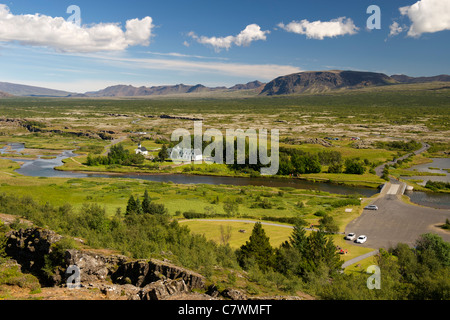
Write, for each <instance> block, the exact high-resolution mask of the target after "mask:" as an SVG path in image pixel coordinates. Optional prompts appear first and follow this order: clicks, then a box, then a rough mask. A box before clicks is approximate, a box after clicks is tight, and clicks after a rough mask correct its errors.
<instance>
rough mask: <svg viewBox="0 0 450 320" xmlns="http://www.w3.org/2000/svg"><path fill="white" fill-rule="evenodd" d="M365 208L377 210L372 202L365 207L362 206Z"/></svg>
mask: <svg viewBox="0 0 450 320" xmlns="http://www.w3.org/2000/svg"><path fill="white" fill-rule="evenodd" d="M364 209H366V210H378V207H377V206H376V205H374V204H369V205H368V206H367V207H364Z"/></svg>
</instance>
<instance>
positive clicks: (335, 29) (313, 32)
mask: <svg viewBox="0 0 450 320" xmlns="http://www.w3.org/2000/svg"><path fill="white" fill-rule="evenodd" d="M278 27H280V28H282V29H284V30H286V31H288V32H293V33H297V34H304V35H306V37H307V38H308V39H318V40H323V39H324V38H326V37H327V38H334V37H337V36H343V35H346V34H349V35H353V34H356V33H357V31H358V30H359V29H358V28H357V27H356V26H355V24H354V23H353V20H352V19H350V18H346V17H340V18H337V19H333V20H330V21H324V22H322V21H320V20H319V21H313V22H309V21H308V20H306V19H305V20H302V21H292V22H290V23H288V24H287V25H285V24H283V23H279V24H278Z"/></svg>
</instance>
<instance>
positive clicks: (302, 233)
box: [289, 223, 308, 255]
mask: <svg viewBox="0 0 450 320" xmlns="http://www.w3.org/2000/svg"><path fill="white" fill-rule="evenodd" d="M289 244H290V245H291V246H292V247H293V248H294V249H296V250H297V251H298V252H299V253H300V254H301V255H304V254H305V252H306V250H307V249H308V237H307V236H306V230H305V228H304V227H303V226H302V225H301V224H299V223H297V224H295V226H294V231H293V232H292V235H291V237H290V238H289Z"/></svg>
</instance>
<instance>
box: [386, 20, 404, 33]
mask: <svg viewBox="0 0 450 320" xmlns="http://www.w3.org/2000/svg"><path fill="white" fill-rule="evenodd" d="M389 30H390V32H389V36H390V37H394V36H396V35H399V34H400V33H402V32H403V31H404V28H403V27H401V26H400V25H399V24H398V22H396V21H394V22H393V23H392V24H391V25H390V26H389Z"/></svg>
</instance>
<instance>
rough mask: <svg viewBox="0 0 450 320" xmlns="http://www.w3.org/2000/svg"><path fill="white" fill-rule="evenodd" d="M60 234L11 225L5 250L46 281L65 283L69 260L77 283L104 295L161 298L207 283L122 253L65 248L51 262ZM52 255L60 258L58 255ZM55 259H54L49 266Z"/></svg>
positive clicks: (171, 266) (166, 264) (185, 271)
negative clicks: (15, 227) (13, 228)
mask: <svg viewBox="0 0 450 320" xmlns="http://www.w3.org/2000/svg"><path fill="white" fill-rule="evenodd" d="M61 239H62V237H61V236H60V235H58V234H56V233H55V232H53V231H50V230H46V229H42V228H33V227H32V228H28V229H20V230H18V231H14V230H13V231H10V232H9V233H8V234H7V243H6V253H7V254H8V255H9V256H10V257H12V258H14V259H15V260H16V261H17V262H18V263H19V264H20V265H21V268H22V270H23V271H25V272H30V273H33V274H34V275H36V276H37V277H38V278H39V279H40V280H43V281H42V283H43V284H44V285H52V286H66V282H67V281H68V279H69V277H70V276H72V275H73V273H70V274H69V273H66V271H67V270H68V268H69V266H76V267H77V268H78V271H79V273H78V274H79V276H80V279H79V280H80V281H79V282H80V286H81V287H86V288H97V289H99V290H100V291H101V292H102V293H104V294H105V295H106V296H108V297H115V298H122V299H124V298H127V299H131V300H142V299H143V300H163V299H168V298H173V297H174V296H177V295H187V294H190V293H191V290H192V289H204V288H205V278H204V277H203V276H202V275H200V274H198V273H196V272H193V271H191V270H188V269H185V268H182V267H179V266H176V265H174V264H171V263H169V262H167V261H160V260H157V259H150V260H131V259H129V258H128V257H126V256H123V255H115V254H110V255H105V254H98V253H96V252H95V251H92V250H77V249H67V250H64V252H63V259H62V261H56V262H52V263H50V264H49V263H48V259H49V258H50V259H51V258H52V253H53V254H54V250H55V244H56V243H58V242H59V241H60V240H61ZM46 257H47V258H46ZM55 257H57V258H58V259H59V257H60V255H55ZM55 263H58V265H56V266H55V267H53V270H48V268H49V266H53V265H54V264H55ZM44 269H46V271H43V270H44ZM210 298H211V297H210Z"/></svg>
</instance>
